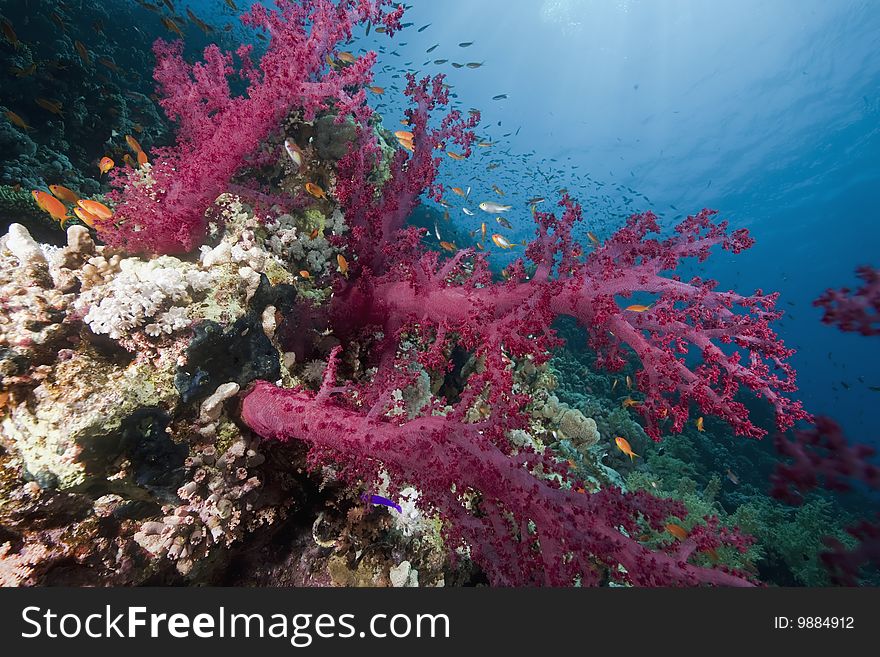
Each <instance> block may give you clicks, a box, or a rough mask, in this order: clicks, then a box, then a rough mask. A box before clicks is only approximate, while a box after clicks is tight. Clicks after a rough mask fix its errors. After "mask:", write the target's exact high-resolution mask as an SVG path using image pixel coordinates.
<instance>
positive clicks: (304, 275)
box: [299, 269, 312, 279]
mask: <svg viewBox="0 0 880 657" xmlns="http://www.w3.org/2000/svg"><path fill="white" fill-rule="evenodd" d="M299 275H300V276H302V277H303V278H306V279H309V278H311V277H312V275H311V274H310V273H309V272H307V271H306V270H305V269H302V270H300V272H299Z"/></svg>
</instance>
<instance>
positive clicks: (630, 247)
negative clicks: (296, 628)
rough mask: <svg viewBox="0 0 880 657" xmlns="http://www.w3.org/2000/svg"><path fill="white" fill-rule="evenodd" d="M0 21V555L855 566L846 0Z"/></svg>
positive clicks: (862, 246) (613, 574) (174, 581)
mask: <svg viewBox="0 0 880 657" xmlns="http://www.w3.org/2000/svg"><path fill="white" fill-rule="evenodd" d="M0 28H2V34H0V113H2V116H0V224H2V225H0V234H2V237H0V584H2V585H4V586H55V585H64V586H138V585H175V586H186V585H224V586H310V587H312V586H340V587H360V586H371V587H440V586H448V587H460V586H564V587H569V586H605V587H629V586H677V587H696V586H707V585H708V586H724V587H727V586H770V587H779V586H796V587H824V586H876V585H878V584H880V571H878V564H880V462H878V459H877V457H876V453H875V449H876V446H877V441H878V439H880V430H878V429H877V422H875V418H874V415H873V411H874V410H876V409H877V404H880V227H878V226H880V223H878V219H880V217H878V212H877V201H876V199H877V190H878V189H880V53H878V50H877V35H878V34H880V4H878V3H876V2H873V1H870V0H838V1H835V2H825V1H822V0H775V1H774V2H764V1H761V0H738V1H737V2H729V3H717V2H711V3H710V2H701V1H700V0H517V1H516V2H512V1H510V0H443V1H442V2H441V1H439V0H409V2H408V4H405V5H404V4H398V3H395V2H390V1H389V0H275V1H274V2H272V1H268V0H267V1H266V2H261V3H253V2H252V0H189V1H186V0H0Z"/></svg>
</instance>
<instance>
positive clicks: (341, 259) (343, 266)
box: [336, 253, 348, 276]
mask: <svg viewBox="0 0 880 657" xmlns="http://www.w3.org/2000/svg"><path fill="white" fill-rule="evenodd" d="M336 264H337V265H339V273H341V274H342V275H343V276H348V260H346V259H345V256H344V255H342V254H341V253H337V254H336Z"/></svg>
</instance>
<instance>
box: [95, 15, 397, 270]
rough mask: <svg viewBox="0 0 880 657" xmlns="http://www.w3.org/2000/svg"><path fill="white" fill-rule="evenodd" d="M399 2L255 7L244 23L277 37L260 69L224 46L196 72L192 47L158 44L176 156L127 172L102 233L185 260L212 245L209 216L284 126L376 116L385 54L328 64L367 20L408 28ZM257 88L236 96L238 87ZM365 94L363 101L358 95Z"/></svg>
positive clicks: (170, 153)
mask: <svg viewBox="0 0 880 657" xmlns="http://www.w3.org/2000/svg"><path fill="white" fill-rule="evenodd" d="M388 4H389V0H372V1H368V0H342V1H340V2H333V1H332V0H300V1H298V2H293V1H291V0H278V1H277V2H276V5H277V10H275V11H270V10H267V9H266V8H265V7H263V6H262V5H259V4H255V5H254V6H253V8H252V9H251V11H250V12H249V13H247V14H245V15H244V16H243V17H242V21H243V23H244V24H245V25H246V26H248V27H251V28H253V29H256V30H265V31H267V32H268V33H269V35H270V42H269V48H268V50H267V52H266V54H265V55H263V57H262V59H261V60H260V62H259V64H258V65H257V64H255V63H254V62H253V61H252V59H251V49H250V48H249V47H244V46H243V47H241V48H239V49H238V51H237V52H236V56H237V58H238V60H239V62H240V64H239V67H238V69H237V70H236V68H235V66H234V63H235V58H234V57H233V55H232V54H231V53H224V52H222V51H221V50H220V49H219V48H218V47H217V46H216V45H211V46H209V47H208V48H206V49H205V52H204V55H203V60H202V61H201V62H198V63H196V64H193V65H190V64H188V63H187V62H186V61H185V60H184V58H183V44H182V42H177V43H173V44H169V43H166V42H164V41H162V40H158V41H157V42H156V44H155V45H154V51H155V53H156V58H157V65H156V70H155V78H156V83H157V87H158V91H159V93H160V95H161V97H162V100H161V105H162V107H163V109H164V110H165V112H166V113H167V114H168V116H169V118H171V119H172V120H174V121H175V122H176V123H177V125H178V141H177V144H176V145H175V146H174V147H172V148H165V149H157V150H156V151H155V152H154V153H152V154H151V155H152V157H153V164H152V166H151V167H149V168H145V169H124V170H117V171H118V173H116V175H115V178H114V181H113V182H114V186H115V187H116V191H115V192H114V194H113V197H112V198H113V200H114V202H115V203H116V207H115V215H114V216H113V218H112V219H110V220H108V221H105V222H103V223H102V224H101V225H100V227H99V228H100V232H101V236H102V237H103V238H104V239H105V240H106V241H107V242H109V243H111V244H113V245H116V246H124V247H125V248H127V249H128V250H130V251H148V252H157V253H170V252H185V251H190V250H192V249H193V248H195V247H196V246H198V245H199V244H200V243H201V241H202V240H203V238H204V237H205V231H206V229H207V225H208V219H207V218H206V216H205V212H206V211H207V210H208V208H209V207H211V205H212V204H213V203H214V201H215V199H216V198H217V196H219V195H220V194H221V193H223V192H224V191H226V185H227V184H228V183H229V181H230V180H231V179H232V177H233V175H234V174H235V173H236V171H237V170H238V169H239V167H241V166H242V163H243V162H244V161H245V159H246V157H247V156H248V155H250V154H251V153H252V152H253V151H254V150H255V149H256V148H257V147H258V145H259V144H260V142H261V140H263V139H265V138H266V137H267V136H268V135H269V134H270V133H271V132H272V131H274V130H276V129H277V127H278V125H279V124H280V123H281V121H282V119H283V118H284V117H285V116H286V115H287V114H288V113H289V112H291V111H292V110H293V109H296V108H301V109H302V111H303V114H304V116H305V118H306V119H310V118H313V117H314V116H315V114H316V113H317V112H318V111H321V110H326V109H329V108H331V107H334V108H335V109H336V111H337V113H338V115H339V118H340V120H341V119H342V118H344V117H345V116H346V115H348V114H352V115H354V116H355V117H356V118H357V119H358V120H360V121H364V120H365V119H366V118H367V117H368V116H369V108H368V107H367V105H366V102H365V96H364V91H363V87H364V86H365V85H368V84H370V81H371V79H372V73H371V67H372V65H373V63H374V62H375V54H374V53H370V54H367V55H365V56H364V57H362V58H361V59H360V61H359V62H357V63H356V64H355V65H352V66H347V67H344V68H337V69H333V70H330V71H326V70H325V69H326V67H327V64H326V59H327V57H329V56H331V55H332V54H333V53H334V52H335V49H336V48H337V46H338V45H339V44H341V43H344V42H345V41H346V40H348V39H349V38H350V37H351V30H352V27H353V26H354V25H355V24H357V23H360V22H363V21H366V20H373V21H374V22H378V23H382V24H384V25H385V26H386V28H387V29H388V31H389V33H393V32H394V30H396V29H398V28H399V27H400V16H401V14H402V11H403V9H402V7H398V8H396V9H395V10H393V11H391V12H388V13H386V12H384V11H383V9H382V7H383V6H385V5H388ZM233 77H237V78H239V79H240V80H242V81H244V82H245V83H247V89H246V91H245V93H243V94H242V95H233V92H232V90H231V87H230V84H229V80H230V78H233ZM353 88H355V89H359V91H357V92H356V93H354V94H353V95H352V94H350V89H353Z"/></svg>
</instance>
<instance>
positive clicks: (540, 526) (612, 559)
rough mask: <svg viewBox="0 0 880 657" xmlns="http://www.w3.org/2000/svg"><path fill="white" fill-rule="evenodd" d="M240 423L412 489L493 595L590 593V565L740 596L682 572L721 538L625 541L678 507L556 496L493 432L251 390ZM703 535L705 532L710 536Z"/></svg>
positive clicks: (733, 577)
mask: <svg viewBox="0 0 880 657" xmlns="http://www.w3.org/2000/svg"><path fill="white" fill-rule="evenodd" d="M242 419H243V420H244V421H245V423H247V425H248V426H250V427H251V428H252V429H253V430H254V431H256V432H257V433H258V434H260V435H262V436H265V437H268V438H273V439H277V440H289V439H302V440H305V441H307V442H308V443H310V444H311V445H312V446H313V457H315V458H316V459H318V460H319V462H325V461H326V459H327V458H330V459H332V460H334V461H335V462H337V463H339V464H340V465H341V466H343V472H344V473H345V475H346V476H348V477H351V478H355V479H360V480H363V479H367V480H370V479H371V478H373V477H375V476H376V472H377V470H379V469H380V468H381V469H384V470H385V471H386V472H388V473H389V474H390V475H391V477H392V480H393V481H396V482H404V481H411V482H416V483H417V484H418V486H419V488H420V490H421V491H422V492H423V494H424V495H425V496H426V498H427V500H428V505H429V509H430V510H433V511H436V512H437V513H439V514H440V516H441V517H442V518H443V519H445V520H447V523H445V524H444V528H445V530H446V531H447V538H448V540H449V545H450V548H453V547H457V546H459V545H463V546H467V548H468V549H469V550H470V555H471V557H472V558H473V559H474V560H475V561H477V562H478V563H480V564H481V565H482V566H483V567H484V569H485V570H486V572H487V574H488V575H489V576H490V578H491V580H492V582H493V583H494V584H499V585H512V584H550V585H557V586H565V585H571V584H573V583H574V582H575V581H580V582H581V583H583V584H597V583H599V581H600V577H601V576H602V571H601V569H598V568H597V567H596V566H597V565H596V562H594V560H596V561H598V562H600V563H603V564H605V565H606V566H608V567H610V568H613V569H616V568H617V567H618V566H622V567H623V569H624V570H623V571H620V572H619V573H618V572H617V571H616V570H615V574H614V579H616V580H622V581H629V582H631V583H633V584H637V585H642V586H694V585H699V584H715V585H722V586H744V585H748V584H749V583H750V582H749V580H748V579H746V577H745V576H744V575H742V574H738V573H734V572H731V571H728V570H726V569H721V568H717V569H708V568H701V567H698V566H694V565H692V564H690V563H687V557H688V556H689V554H690V553H691V552H692V551H693V550H694V549H703V548H706V547H717V546H719V545H721V544H722V543H728V544H734V545H738V541H737V540H736V539H733V538H731V537H730V536H728V535H727V534H717V533H713V534H712V535H713V536H714V538H711V539H710V538H708V533H707V534H706V535H705V536H704V535H703V534H700V535H699V536H698V539H699V540H696V539H695V540H694V541H693V542H692V543H693V544H691V543H688V547H687V548H686V549H685V551H682V548H679V547H676V548H674V549H672V548H670V550H669V552H666V551H652V550H649V549H648V548H646V547H644V546H643V545H641V544H640V543H639V542H638V541H636V540H634V539H633V538H630V536H631V535H635V534H637V533H640V531H641V529H640V527H642V526H643V525H641V524H640V523H643V524H644V525H647V526H650V527H651V528H653V529H655V530H660V529H661V528H662V527H663V523H664V522H666V521H667V520H668V518H669V517H670V516H672V515H676V516H679V517H680V516H681V514H684V513H685V511H684V509H683V507H682V506H681V505H680V504H679V503H677V502H673V501H669V500H659V499H657V498H654V497H652V496H650V495H647V494H644V493H636V494H623V493H621V492H620V491H617V490H615V489H606V490H604V491H602V492H600V493H597V494H594V495H583V494H579V493H575V492H573V491H572V490H565V489H562V488H560V487H558V486H557V485H554V484H553V483H551V482H550V481H547V480H543V479H540V478H538V477H536V476H535V475H534V474H532V470H533V469H535V468H537V467H539V466H542V467H544V468H553V466H552V465H551V464H550V463H549V462H547V461H545V460H544V459H543V458H542V457H541V456H540V455H537V454H535V453H533V452H527V451H524V452H522V453H518V454H517V453H512V452H511V451H510V450H509V449H507V450H505V449H503V448H502V447H501V446H499V445H501V444H506V442H507V441H506V440H503V438H501V437H500V436H499V435H498V434H497V426H498V425H497V424H493V423H489V422H483V423H475V424H466V423H462V422H459V421H457V420H455V419H453V418H447V417H443V416H426V417H420V418H416V419H413V420H409V421H405V422H403V423H400V424H397V423H394V422H391V421H388V420H382V419H378V418H376V419H372V420H370V419H367V418H365V417H364V415H363V414H362V413H359V412H357V411H356V410H352V409H350V408H346V407H345V406H343V405H342V404H340V403H333V402H332V401H322V400H321V399H317V398H315V397H314V396H313V395H312V394H311V393H307V392H303V391H297V390H282V389H279V388H276V387H275V386H273V385H272V384H270V383H267V382H258V383H257V384H256V385H255V386H254V387H253V389H252V390H251V391H250V392H249V393H248V394H247V395H246V396H245V398H244V401H243V403H242ZM709 533H711V532H709Z"/></svg>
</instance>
